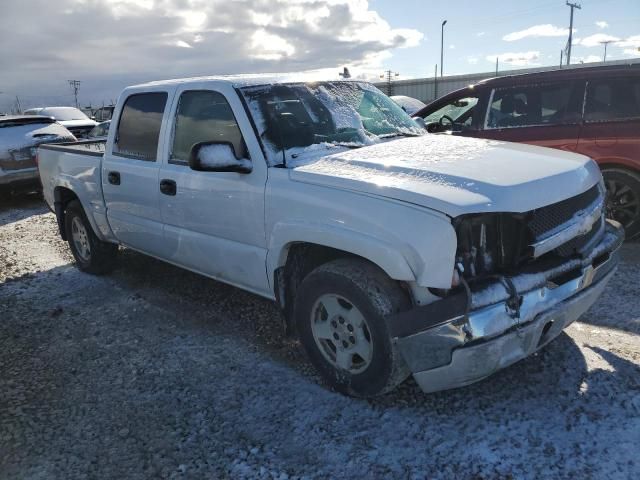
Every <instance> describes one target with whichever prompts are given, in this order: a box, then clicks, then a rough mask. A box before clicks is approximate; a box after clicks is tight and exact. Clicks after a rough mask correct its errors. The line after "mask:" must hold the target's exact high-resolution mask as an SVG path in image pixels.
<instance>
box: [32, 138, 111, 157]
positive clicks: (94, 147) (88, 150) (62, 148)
mask: <svg viewBox="0 0 640 480" xmlns="http://www.w3.org/2000/svg"><path fill="white" fill-rule="evenodd" d="M105 145H106V142H105V140H85V141H82V142H68V143H56V144H44V145H40V147H38V148H39V149H40V150H55V151H58V152H67V153H79V154H81V155H91V156H95V157H101V156H102V155H104V150H105Z"/></svg>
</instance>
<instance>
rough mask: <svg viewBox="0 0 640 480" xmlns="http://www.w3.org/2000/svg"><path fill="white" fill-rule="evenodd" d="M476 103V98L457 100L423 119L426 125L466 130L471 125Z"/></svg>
mask: <svg viewBox="0 0 640 480" xmlns="http://www.w3.org/2000/svg"><path fill="white" fill-rule="evenodd" d="M477 103H478V97H464V98H457V99H455V100H453V101H451V102H450V103H448V104H446V105H444V106H443V107H441V108H439V109H438V110H436V111H435V112H433V113H431V114H429V115H428V116H426V117H425V119H424V120H425V122H426V123H442V124H444V125H447V126H448V125H449V124H451V122H453V123H454V124H455V125H456V126H460V127H461V128H464V129H467V128H470V127H471V125H472V124H473V112H474V111H475V106H476V104H477Z"/></svg>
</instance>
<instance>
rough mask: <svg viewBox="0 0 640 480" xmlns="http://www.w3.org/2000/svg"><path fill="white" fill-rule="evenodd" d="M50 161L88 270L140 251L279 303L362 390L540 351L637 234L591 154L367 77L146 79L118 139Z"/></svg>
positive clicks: (44, 171)
mask: <svg viewBox="0 0 640 480" xmlns="http://www.w3.org/2000/svg"><path fill="white" fill-rule="evenodd" d="M458 118H459V116H455V118H453V120H454V121H455V120H456V119H458ZM452 123H454V122H452ZM39 169H40V176H41V179H42V184H43V188H44V197H45V200H46V202H47V204H48V205H49V206H50V208H51V209H52V210H53V211H54V212H55V214H56V218H57V221H58V226H59V231H60V234H61V236H62V238H63V239H65V240H67V241H68V243H69V247H70V249H71V252H72V253H73V255H74V257H75V260H76V263H77V265H78V267H79V268H80V269H81V270H83V271H86V272H89V273H94V274H101V273H106V272H108V271H110V270H111V269H112V268H113V267H114V265H115V260H116V256H117V253H118V245H119V244H120V245H124V246H125V247H130V248H133V249H135V250H137V251H140V252H143V253H145V254H148V255H152V256H154V257H156V258H159V259H162V260H165V261H167V262H169V263H172V264H175V265H178V266H180V267H183V268H186V269H189V270H192V271H194V272H197V273H200V274H203V275H206V276H208V277H211V278H215V279H218V280H220V281H223V282H226V283H229V284H231V285H235V286H238V287H240V288H243V289H245V290H248V291H251V292H254V293H256V294H258V295H261V296H264V297H266V298H269V299H271V300H274V301H276V302H277V303H278V305H279V306H280V307H281V308H282V311H283V314H284V315H283V318H284V321H285V327H286V330H287V331H288V332H290V333H292V334H295V335H297V336H299V338H300V340H301V343H302V344H303V346H304V347H305V349H306V351H307V352H308V354H309V357H310V359H311V361H312V362H313V364H314V365H315V366H316V368H317V369H318V371H319V372H320V373H321V374H322V375H323V376H324V378H325V379H326V381H327V382H328V383H329V384H330V385H332V386H333V387H334V388H336V389H338V390H339V391H342V392H345V393H348V394H351V395H356V396H361V397H369V396H373V395H378V394H382V393H384V392H387V391H389V390H391V389H393V388H394V387H395V386H397V385H398V384H399V383H401V382H402V381H403V380H404V379H406V378H407V376H408V375H410V374H413V376H414V378H415V379H416V381H417V383H418V384H419V385H420V387H421V388H422V389H423V390H424V391H427V392H433V391H437V390H443V389H447V388H454V387H460V386H463V385H467V384H469V383H472V382H475V381H477V380H480V379H482V378H484V377H486V376H488V375H490V374H491V373H493V372H495V371H497V370H499V369H501V368H503V367H506V366H507V365H510V364H512V363H514V362H516V361H518V360H520V359H522V358H524V357H526V356H527V355H530V354H531V353H532V352H535V351H536V350H538V349H539V348H541V347H543V346H544V345H546V344H547V343H548V342H550V341H551V340H552V339H554V338H555V337H557V336H558V335H559V334H560V332H562V330H563V329H564V328H565V327H566V326H567V325H569V324H570V323H571V322H573V321H574V320H576V319H577V318H578V317H579V316H580V315H582V313H584V312H585V311H586V310H587V309H588V308H589V306H590V305H591V304H593V303H594V302H595V301H596V299H597V298H598V296H599V295H600V293H601V292H602V291H603V289H604V287H605V285H606V284H607V282H608V281H609V279H610V278H611V276H612V275H613V272H614V270H615V267H616V264H617V249H618V247H619V246H620V243H621V242H622V239H623V233H622V228H621V227H620V226H619V224H618V223H616V222H614V221H608V220H605V218H604V201H605V190H604V184H603V181H602V176H601V174H600V171H599V169H598V167H597V165H596V164H595V163H594V162H593V161H592V160H590V159H589V158H588V157H586V156H583V155H576V154H574V153H569V152H563V151H558V150H553V149H546V148H540V147H536V146H530V145H516V144H510V143H504V142H496V141H489V140H478V139H472V138H459V137H452V136H447V135H431V134H428V133H427V132H425V130H424V129H423V128H421V127H419V126H418V124H417V123H416V122H415V121H414V120H412V119H411V118H410V117H409V116H408V115H407V114H406V113H405V112H404V111H403V110H402V109H401V108H400V107H399V106H398V105H396V104H395V103H394V102H393V101H392V100H390V99H389V97H387V96H385V95H384V94H382V93H381V92H380V91H379V90H377V89H376V88H375V87H373V86H372V85H370V84H367V83H362V82H357V81H333V82H314V83H299V82H295V81H293V82H286V81H282V80H274V79H270V78H265V77H257V76H254V77H250V78H246V77H239V78H215V77H211V78H201V79H186V80H175V81H167V82H155V83H150V84H145V85H139V86H135V87H130V88H127V89H125V91H124V92H123V93H122V95H121V96H120V98H119V100H118V103H117V105H116V108H115V111H114V121H113V128H110V129H109V131H108V134H107V141H106V143H104V142H83V143H77V144H65V145H46V146H43V147H41V148H40V149H39Z"/></svg>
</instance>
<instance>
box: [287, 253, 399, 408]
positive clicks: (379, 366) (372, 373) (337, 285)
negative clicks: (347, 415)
mask: <svg viewBox="0 0 640 480" xmlns="http://www.w3.org/2000/svg"><path fill="white" fill-rule="evenodd" d="M410 306H411V302H410V301H409V298H408V296H407V295H406V294H405V292H404V291H403V290H402V289H401V288H400V286H399V285H398V284H397V283H396V282H395V281H393V280H391V279H390V278H389V277H388V276H387V275H386V274H385V273H384V272H383V271H382V270H380V269H379V268H378V267H376V266H375V265H372V264H371V263H369V262H367V261H365V260H361V259H352V258H344V259H338V260H334V261H331V262H329V263H326V264H324V265H321V266H320V267H318V268H316V269H315V270H313V271H312V272H311V273H310V274H309V275H308V276H307V277H306V278H305V279H304V280H303V281H302V284H301V285H300V287H299V289H298V294H297V296H296V299H295V307H294V308H295V310H294V315H295V317H294V318H295V319H296V326H297V329H298V333H299V335H300V341H301V343H302V345H303V347H304V348H305V350H306V352H307V355H308V356H309V359H310V360H311V363H313V365H314V366H315V367H316V369H317V370H318V371H319V372H320V374H321V375H322V376H323V377H324V379H325V380H326V381H327V382H328V383H329V385H330V386H331V387H332V388H333V389H335V390H337V391H339V392H341V393H344V394H347V395H351V396H354V397H361V398H366V397H373V396H376V395H382V394H384V393H386V392H389V391H390V390H392V389H394V388H395V387H396V386H398V385H399V384H400V383H402V382H403V381H404V380H405V379H406V378H407V377H408V376H409V373H410V372H409V369H408V367H407V365H406V363H405V362H404V360H403V359H402V357H401V355H400V353H399V352H398V351H397V348H396V346H395V344H394V343H393V342H392V340H391V338H390V336H389V333H388V330H387V325H386V322H385V316H387V315H389V314H391V313H396V312H400V311H403V310H407V309H408V308H410ZM354 308H355V310H354ZM359 323H360V326H359V325H358V324H359ZM344 347H347V348H344ZM345 357H347V358H346V359H345Z"/></svg>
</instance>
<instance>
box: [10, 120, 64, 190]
mask: <svg viewBox="0 0 640 480" xmlns="http://www.w3.org/2000/svg"><path fill="white" fill-rule="evenodd" d="M74 141H76V138H75V137H74V136H73V134H72V133H71V132H69V131H68V130H67V129H66V128H65V127H63V126H62V125H60V124H59V123H57V122H56V121H55V120H54V119H52V118H51V117H43V116H34V115H17V116H16V115H4V116H1V117H0V193H5V194H6V193H7V192H10V191H11V190H14V189H17V188H23V187H34V186H39V183H40V180H39V177H38V170H37V168H36V148H37V147H38V145H41V144H43V143H60V142H74Z"/></svg>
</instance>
